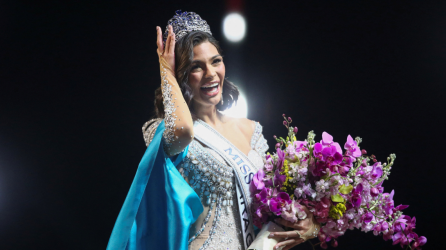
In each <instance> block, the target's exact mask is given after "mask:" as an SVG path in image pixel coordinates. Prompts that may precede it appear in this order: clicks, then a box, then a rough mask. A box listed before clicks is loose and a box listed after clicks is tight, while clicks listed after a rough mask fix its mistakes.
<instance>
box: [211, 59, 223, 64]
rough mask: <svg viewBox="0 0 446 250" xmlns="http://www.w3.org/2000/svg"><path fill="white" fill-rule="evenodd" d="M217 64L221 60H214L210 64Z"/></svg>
mask: <svg viewBox="0 0 446 250" xmlns="http://www.w3.org/2000/svg"><path fill="white" fill-rule="evenodd" d="M219 62H221V59H215V60H214V61H213V62H212V63H213V64H216V63H219Z"/></svg>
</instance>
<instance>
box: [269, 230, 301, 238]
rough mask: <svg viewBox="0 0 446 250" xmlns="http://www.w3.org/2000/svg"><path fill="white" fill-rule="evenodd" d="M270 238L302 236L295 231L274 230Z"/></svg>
mask: <svg viewBox="0 0 446 250" xmlns="http://www.w3.org/2000/svg"><path fill="white" fill-rule="evenodd" d="M268 237H270V238H284V239H286V238H299V237H300V236H299V235H298V234H297V233H296V232H294V231H286V232H273V233H270V234H269V236H268Z"/></svg>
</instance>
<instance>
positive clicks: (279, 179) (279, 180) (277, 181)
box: [274, 169, 286, 187]
mask: <svg viewBox="0 0 446 250" xmlns="http://www.w3.org/2000/svg"><path fill="white" fill-rule="evenodd" d="M285 180H286V175H281V174H280V172H279V170H278V169H276V172H274V186H276V187H281V186H282V184H283V183H284V182H285Z"/></svg>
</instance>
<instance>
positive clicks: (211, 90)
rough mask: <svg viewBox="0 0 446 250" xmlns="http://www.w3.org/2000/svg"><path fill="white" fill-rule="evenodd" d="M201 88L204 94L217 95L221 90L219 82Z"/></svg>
mask: <svg viewBox="0 0 446 250" xmlns="http://www.w3.org/2000/svg"><path fill="white" fill-rule="evenodd" d="M200 89H201V91H203V92H204V94H206V95H208V96H213V95H216V94H218V92H219V86H218V83H214V84H211V85H207V86H204V87H201V88H200Z"/></svg>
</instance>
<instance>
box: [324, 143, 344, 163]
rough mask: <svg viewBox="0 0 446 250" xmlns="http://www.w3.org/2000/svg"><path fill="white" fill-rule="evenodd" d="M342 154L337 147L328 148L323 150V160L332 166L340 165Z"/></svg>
mask: <svg viewBox="0 0 446 250" xmlns="http://www.w3.org/2000/svg"><path fill="white" fill-rule="evenodd" d="M342 159H343V158H342V154H340V153H339V152H338V151H337V150H336V147H326V148H324V149H322V160H323V161H325V162H326V163H327V164H329V165H330V166H332V165H338V164H339V163H341V162H342Z"/></svg>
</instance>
